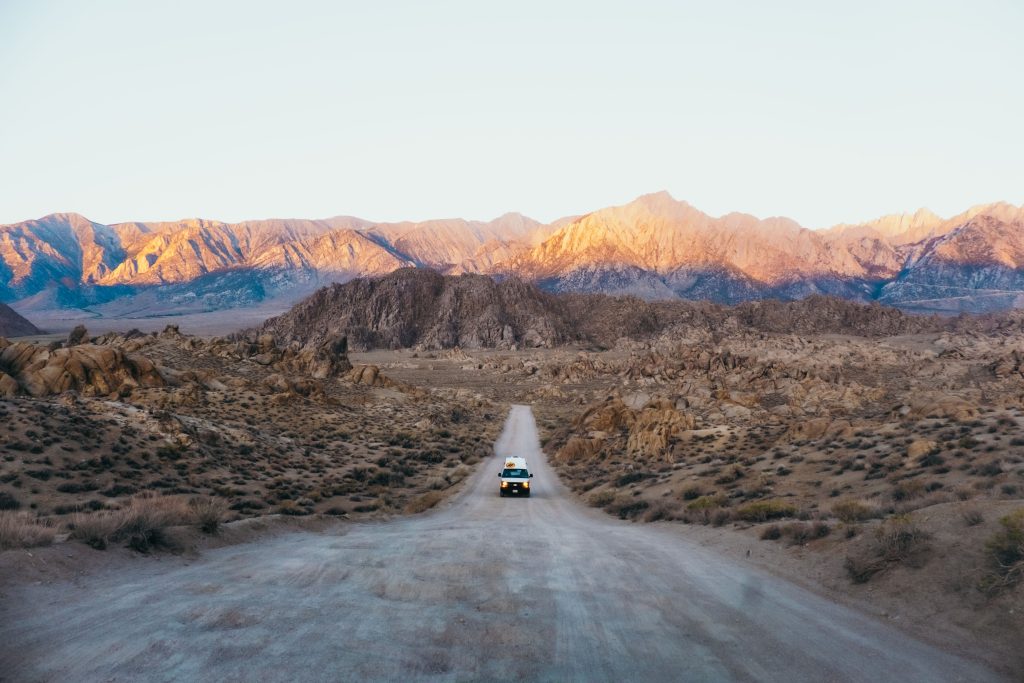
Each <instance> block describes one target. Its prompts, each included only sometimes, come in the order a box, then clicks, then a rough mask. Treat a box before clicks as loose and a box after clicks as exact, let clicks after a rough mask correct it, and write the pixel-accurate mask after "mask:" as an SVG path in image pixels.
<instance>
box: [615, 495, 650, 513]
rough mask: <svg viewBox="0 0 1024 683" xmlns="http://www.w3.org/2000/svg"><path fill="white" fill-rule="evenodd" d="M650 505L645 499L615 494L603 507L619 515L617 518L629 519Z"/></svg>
mask: <svg viewBox="0 0 1024 683" xmlns="http://www.w3.org/2000/svg"><path fill="white" fill-rule="evenodd" d="M649 507H650V503H648V502H647V501H646V500H637V499H636V498H633V497H632V496H616V498H615V500H613V501H612V502H611V503H610V504H609V505H608V506H607V507H606V508H605V509H606V510H608V512H611V513H612V514H616V515H618V516H619V519H630V518H632V517H636V516H637V515H638V514H640V513H641V512H643V511H644V510H646V509H647V508H649Z"/></svg>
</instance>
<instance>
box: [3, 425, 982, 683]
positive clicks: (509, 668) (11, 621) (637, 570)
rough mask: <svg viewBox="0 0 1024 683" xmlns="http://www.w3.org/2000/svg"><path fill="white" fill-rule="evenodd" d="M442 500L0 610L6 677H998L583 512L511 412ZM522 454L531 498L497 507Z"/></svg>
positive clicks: (142, 569)
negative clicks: (505, 462) (508, 460)
mask: <svg viewBox="0 0 1024 683" xmlns="http://www.w3.org/2000/svg"><path fill="white" fill-rule="evenodd" d="M496 450H497V456H496V457H494V458H491V459H490V460H488V461H487V462H485V463H484V464H483V465H482V466H481V467H480V468H479V470H478V471H477V472H476V473H475V474H474V476H473V477H472V478H471V480H470V481H469V482H468V487H467V489H466V491H465V492H464V493H463V494H462V495H460V496H459V497H458V498H456V499H455V500H454V502H452V503H450V504H442V507H441V508H440V509H438V510H436V511H432V512H430V513H427V514H424V515H420V516H416V517H409V518H403V519H398V520H395V521H390V522H379V523H365V524H339V525H338V527H336V528H335V529H333V530H331V531H327V532H290V533H287V534H284V535H280V536H277V537H273V538H269V539H263V540H260V541H257V542H252V543H247V544H244V545H237V546H232V547H225V548H220V549H216V550H211V551H208V552H205V553H204V554H203V555H202V556H201V557H200V558H198V559H196V560H193V561H191V562H186V561H184V560H182V561H180V562H171V563H164V562H160V563H157V562H153V563H151V564H150V563H137V564H135V565H133V566H131V567H126V568H124V569H118V570H115V571H106V572H101V573H97V574H92V575H87V576H86V578H84V579H81V578H80V579H77V580H75V581H68V582H65V583H58V584H53V585H28V586H20V587H17V588H15V589H13V590H12V591H9V592H8V594H7V595H6V596H5V598H4V600H3V604H2V605H0V680H3V681H75V682H80V681H218V682H221V681H348V680H351V681H370V680H384V681H419V680H424V681H426V680H430V681H477V680H486V681H502V680H514V681H614V682H616V683H619V682H622V681H731V680H734V681H787V682H790V681H871V682H872V683H874V682H877V681H901V682H909V681H922V682H924V681H927V682H929V683H934V682H937V681H971V682H972V683H973V682H978V681H989V680H1000V679H999V678H998V677H997V676H996V675H995V674H993V673H991V672H990V671H988V670H987V669H985V668H983V667H981V666H980V665H977V664H974V663H973V662H970V661H967V660H964V659H960V658H958V657H956V656H953V655H952V654H949V653H946V652H943V651H940V650H938V649H936V648H934V647H932V646H929V645H926V644H923V643H921V642H918V641H916V640H913V639H912V638H909V637H907V636H906V635H903V634H902V633H900V632H899V631H897V630H895V629H894V628H892V627H891V626H889V625H887V624H885V623H882V622H879V621H877V620H875V619H873V618H871V617H868V616H864V615H861V614H859V613H857V612H855V611H852V610H850V609H848V608H845V607H842V606H839V605H836V604H834V603H831V602H829V601H827V600H825V599H823V598H821V597H818V596H817V595H815V594H813V593H810V592H808V591H806V590H804V589H801V588H799V587H796V586H794V585H792V584H790V583H788V582H785V581H783V580H780V579H777V578H774V577H772V576H769V575H766V574H764V573H761V572H758V571H756V570H753V569H750V568H747V567H743V566H740V565H738V564H736V563H734V562H732V561H731V560H730V559H728V558H725V557H722V556H720V555H717V554H714V553H712V552H710V551H708V550H705V549H703V548H701V547H699V546H697V545H695V544H692V543H689V542H687V541H686V540H685V539H684V538H682V537H681V535H680V534H678V533H677V532H675V531H673V530H672V529H670V528H661V527H660V526H644V525H640V524H631V523H627V522H619V521H617V520H615V519H612V518H611V517H608V516H607V515H604V514H603V513H598V512H596V511H594V510H590V509H587V508H584V507H582V506H580V505H579V504H578V503H576V502H574V501H573V500H572V498H571V497H570V496H569V494H568V492H567V491H566V489H565V488H563V487H562V486H561V485H560V484H559V483H558V482H557V480H556V479H555V475H554V473H553V471H552V470H551V468H550V467H549V466H548V464H547V462H546V461H545V460H544V456H543V454H542V452H541V450H540V446H539V443H538V440H537V432H536V427H535V425H534V421H533V416H532V414H531V412H530V409H529V408H528V407H525V406H517V407H514V408H513V409H512V411H511V413H510V415H509V418H508V422H507V424H506V426H505V430H504V432H503V434H502V436H501V438H500V439H499V441H498V443H497V444H496ZM508 455H519V456H525V457H527V458H528V459H529V462H530V465H531V469H532V470H533V471H534V472H535V474H536V476H535V477H534V479H533V487H534V493H533V496H532V497H531V498H529V499H512V498H499V496H498V476H497V475H498V471H499V470H500V469H501V458H502V457H504V456H508Z"/></svg>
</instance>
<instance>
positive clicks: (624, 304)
mask: <svg viewBox="0 0 1024 683" xmlns="http://www.w3.org/2000/svg"><path fill="white" fill-rule="evenodd" d="M955 324H957V323H956V321H955V320H951V319H947V320H942V319H938V318H930V317H922V316H910V315H907V314H904V313H902V312H900V311H898V310H896V309H893V308H887V307H884V306H880V305H878V304H871V305H864V304H857V303H853V302H849V301H843V300H840V299H835V298H829V297H821V296H813V297H809V298H808V299H805V300H802V301H796V302H780V301H760V302H747V303H744V304H741V305H738V306H733V307H729V306H721V305H717V304H709V303H702V302H689V301H678V300H677V301H654V302H652V301H644V300H642V299H639V298H636V297H629V296H608V295H601V294H550V293H547V292H544V291H543V290H541V289H539V288H537V287H536V286H534V285H531V284H528V283H526V282H523V281H522V280H519V279H516V278H509V279H505V280H501V281H497V280H495V279H493V278H490V277H486V276H483V275H469V274H463V275H458V276H455V275H441V274H439V273H436V272H433V271H428V270H422V269H414V268H407V269H403V270H399V271H396V272H394V273H391V274H390V275H386V276H384V277H379V278H358V279H356V280H352V281H350V282H347V283H345V284H334V285H331V286H330V287H325V288H323V289H321V290H319V291H317V292H316V293H314V294H313V295H312V296H310V297H308V298H307V299H305V300H303V301H301V302H299V303H298V304H296V305H295V306H294V307H293V308H292V309H291V310H290V311H288V312H287V313H285V314H283V315H280V316H278V317H275V318H271V319H270V320H267V321H266V322H265V323H264V324H263V325H262V326H261V327H260V328H258V329H257V330H252V331H249V332H247V333H245V334H243V335H241V336H242V337H247V338H253V339H254V338H256V337H257V336H259V335H271V336H272V337H273V338H274V339H276V340H277V342H278V343H292V342H299V343H303V344H306V343H320V342H322V341H324V340H326V339H330V338H340V337H343V336H344V337H347V338H348V341H349V344H350V345H351V346H352V348H355V349H359V350H365V349H373V348H388V349H397V348H422V349H447V348H454V347H460V348H463V349H478V348H503V349H511V348H551V347H556V346H560V345H562V344H567V343H569V344H581V345H584V346H596V347H605V348H607V347H611V346H613V345H614V344H615V343H616V342H618V341H619V340H620V339H623V338H632V339H651V338H654V337H655V336H656V335H659V334H665V335H669V336H671V335H672V334H675V333H676V332H679V333H680V334H686V333H689V332H692V331H694V330H699V331H700V332H702V333H706V334H708V335H716V334H724V333H728V332H731V331H737V330H745V331H750V332H757V333H782V334H791V333H796V334H853V335H858V336H869V337H870V336H880V335H893V334H907V333H915V332H923V331H935V330H939V329H946V328H949V327H952V326H954V325H955ZM991 324H994V323H991Z"/></svg>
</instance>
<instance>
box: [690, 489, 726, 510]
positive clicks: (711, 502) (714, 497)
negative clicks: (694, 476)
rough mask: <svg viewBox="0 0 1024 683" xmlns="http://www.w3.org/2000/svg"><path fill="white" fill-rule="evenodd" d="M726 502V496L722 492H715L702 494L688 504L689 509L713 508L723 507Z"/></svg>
mask: <svg viewBox="0 0 1024 683" xmlns="http://www.w3.org/2000/svg"><path fill="white" fill-rule="evenodd" d="M724 504H725V496H723V495H722V494H720V493H715V494H711V495H707V496H700V497H698V498H695V499H693V500H691V501H690V502H689V503H687V504H686V509H687V510H693V511H698V510H711V509H713V508H718V507H722V505H724Z"/></svg>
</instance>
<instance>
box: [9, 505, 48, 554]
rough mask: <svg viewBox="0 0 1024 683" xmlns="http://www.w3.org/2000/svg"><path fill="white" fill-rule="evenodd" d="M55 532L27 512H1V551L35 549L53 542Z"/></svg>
mask: <svg viewBox="0 0 1024 683" xmlns="http://www.w3.org/2000/svg"><path fill="white" fill-rule="evenodd" d="M54 535H55V530H54V529H53V528H52V527H49V526H46V525H45V524H42V523H40V521H39V520H38V519H36V518H35V517H33V516H32V515H30V514H28V513H25V512H14V511H11V510H4V511H3V512H0V550H11V549H13V548H33V547H36V546H40V545H49V544H50V543H52V542H53V537H54Z"/></svg>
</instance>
